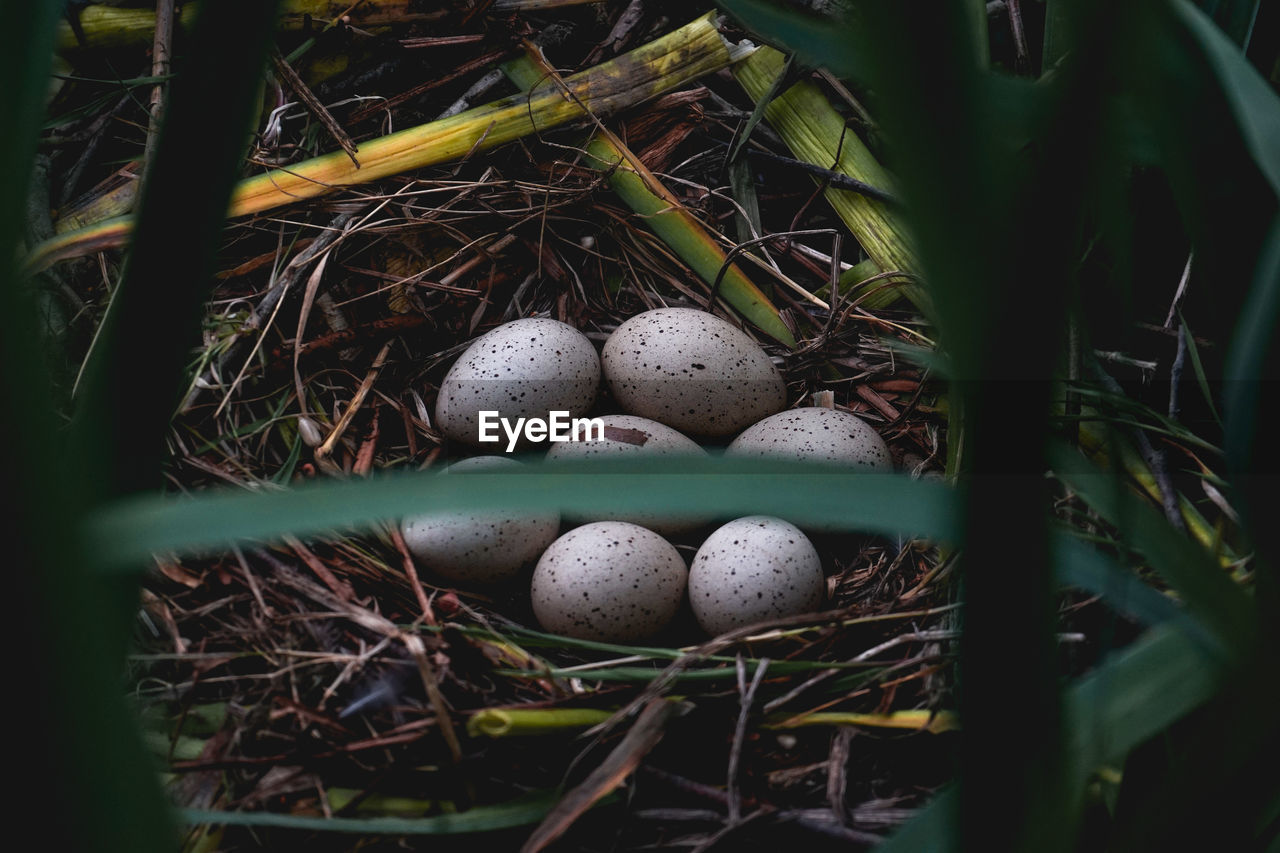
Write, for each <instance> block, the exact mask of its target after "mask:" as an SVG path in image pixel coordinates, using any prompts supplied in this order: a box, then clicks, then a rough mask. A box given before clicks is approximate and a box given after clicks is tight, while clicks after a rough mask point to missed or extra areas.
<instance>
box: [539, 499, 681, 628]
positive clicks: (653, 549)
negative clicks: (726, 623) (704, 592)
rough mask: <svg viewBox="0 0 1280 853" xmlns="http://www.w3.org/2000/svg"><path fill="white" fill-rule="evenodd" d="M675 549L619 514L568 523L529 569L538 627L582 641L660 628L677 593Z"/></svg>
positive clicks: (678, 563) (677, 604)
mask: <svg viewBox="0 0 1280 853" xmlns="http://www.w3.org/2000/svg"><path fill="white" fill-rule="evenodd" d="M687 578H688V572H687V570H686V569H685V565H684V559H683V558H682V557H681V556H680V552H679V551H677V550H676V549H675V546H674V545H672V544H671V543H670V542H668V541H667V540H665V539H663V538H662V537H661V536H659V535H658V534H656V533H654V532H653V531H651V530H646V529H645V528H643V527H640V526H638V525H635V524H628V523H627V522H625V521H597V522H594V523H592V524H585V525H583V526H582V527H577V528H574V529H573V530H570V531H569V532H568V533H566V534H564V535H563V536H561V537H560V538H559V539H557V540H556V541H555V542H552V543H551V547H549V548H547V550H546V552H545V553H543V555H542V558H541V559H540V560H538V565H537V567H536V568H535V569H534V570H533V587H532V596H533V613H534V615H535V616H536V617H537V618H538V623H539V624H541V625H542V627H543V628H545V629H546V630H548V631H550V632H552V633H555V634H563V635H565V636H569V637H577V638H579V639H583V640H601V641H604V642H614V643H628V642H635V641H637V640H643V639H645V638H646V637H651V636H653V635H654V634H656V633H657V632H658V631H661V630H662V629H663V628H665V627H666V626H667V624H668V623H669V622H670V621H671V620H672V618H674V617H675V615H676V611H677V610H678V609H679V607H680V602H681V600H682V599H683V598H684V590H685V582H686V580H687Z"/></svg>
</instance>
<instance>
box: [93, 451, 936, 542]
mask: <svg viewBox="0 0 1280 853" xmlns="http://www.w3.org/2000/svg"><path fill="white" fill-rule="evenodd" d="M605 504H608V505H609V506H611V507H613V508H614V509H616V510H618V511H635V510H641V509H648V510H655V509H661V510H663V512H665V513H689V514H691V515H698V516H707V515H708V514H710V515H721V516H723V517H725V518H726V519H728V518H734V517H737V516H741V515H748V514H753V513H759V514H766V515H777V516H781V517H784V518H788V519H793V520H795V521H797V522H800V523H812V524H815V525H824V526H829V527H831V528H832V529H843V530H862V531H867V532H875V533H884V534H887V535H893V536H897V535H902V536H907V537H909V538H929V539H934V540H939V541H948V540H954V539H955V537H956V536H957V534H958V530H957V527H956V518H955V513H954V496H953V494H952V492H951V490H950V489H948V488H947V487H946V486H943V485H941V484H939V483H934V482H928V481H923V480H912V479H910V478H909V477H907V476H905V475H898V474H871V473H851V472H850V471H849V470H848V469H832V468H830V467H826V466H812V465H803V464H801V463H795V462H779V461H774V460H756V459H752V460H746V459H714V458H709V459H698V458H675V457H673V458H664V459H652V460H648V461H645V462H644V463H643V464H636V463H634V462H612V461H610V462H608V463H605V462H596V463H589V462H587V463H584V462H576V461H575V462H557V463H541V462H533V461H531V462H530V463H529V464H527V465H525V466H523V468H522V469H521V470H518V471H510V472H508V471H503V472H501V473H495V474H491V473H476V474H468V475H467V476H466V477H457V476H449V475H448V474H436V473H434V472H431V473H401V474H391V475H384V476H379V477H372V478H369V479H360V480H348V481H345V482H326V483H315V484H310V483H309V484H305V485H302V486H298V487H296V488H293V489H289V490H283V491H272V492H266V491H263V492H234V493H233V492H220V493H218V492H207V493H205V494H202V495H199V496H196V497H192V498H165V497H158V496H155V495H146V496H138V497H135V498H126V499H122V500H121V501H118V502H116V503H115V504H112V505H110V506H108V507H105V508H104V509H103V510H101V511H100V512H98V513H95V515H94V516H93V517H92V518H91V519H90V520H89V522H88V524H87V525H86V529H85V535H86V538H87V540H88V542H89V543H90V545H91V547H90V548H89V553H91V554H93V555H94V559H95V562H97V564H98V565H105V566H111V567H117V566H121V565H130V564H136V563H137V562H138V561H141V560H146V559H148V556H149V555H150V554H152V553H154V552H160V551H168V550H184V551H190V550H192V549H197V548H208V547H222V546H226V545H229V544H231V543H233V542H238V541H243V540H245V539H253V538H262V537H274V536H280V535H282V534H285V533H295V534H298V535H306V534H313V533H321V532H325V531H332V530H333V529H334V528H340V527H348V526H350V527H368V526H370V525H373V524H375V523H377V522H380V521H385V520H388V519H393V518H398V517H400V516H403V515H408V514H416V513H424V512H431V511H446V510H447V511H461V512H468V511H473V510H480V509H494V510H500V511H520V510H532V509H546V508H552V507H559V508H560V509H561V511H564V512H570V511H577V512H587V511H590V510H592V509H595V508H598V507H600V506H603V505H605Z"/></svg>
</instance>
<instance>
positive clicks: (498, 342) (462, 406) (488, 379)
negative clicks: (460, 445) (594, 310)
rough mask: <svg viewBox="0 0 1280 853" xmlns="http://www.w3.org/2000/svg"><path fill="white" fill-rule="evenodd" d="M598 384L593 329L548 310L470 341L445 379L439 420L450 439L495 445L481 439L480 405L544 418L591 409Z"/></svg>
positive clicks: (576, 414)
mask: <svg viewBox="0 0 1280 853" xmlns="http://www.w3.org/2000/svg"><path fill="white" fill-rule="evenodd" d="M599 386H600V357H599V356H598V355H596V350H595V347H594V346H592V344H591V341H589V340H587V336H586V335H584V334H582V333H581V332H579V331H578V330H577V329H575V328H573V327H572V326H570V325H568V324H566V323H561V322H560V321H559V320H552V319H550V318H545V317H527V318H525V319H522V320H512V321H511V322H510V323H504V324H503V325H501V326H498V327H497V328H496V329H493V330H491V331H489V332H486V333H485V334H483V335H481V336H480V337H478V338H476V339H475V341H474V342H472V344H471V346H469V347H467V349H466V350H465V351H464V352H463V353H462V355H461V356H459V358H458V360H457V361H456V362H454V364H453V367H451V368H449V372H448V373H447V374H446V375H445V377H444V381H443V382H441V383H440V393H439V395H438V396H437V397H436V426H437V427H438V428H439V429H440V431H441V432H443V433H444V434H445V435H447V436H448V437H449V438H452V439H455V440H457V441H463V442H466V443H467V444H473V445H476V446H477V447H485V448H489V449H494V450H505V448H506V445H507V440H506V437H505V435H503V431H502V429H501V428H499V427H496V426H495V429H496V434H497V435H498V436H499V437H500V441H499V442H498V443H496V444H495V443H488V442H481V441H480V422H479V419H480V412H481V411H483V410H488V411H496V412H498V414H499V416H500V417H502V418H507V419H508V420H510V421H511V422H512V423H513V424H514V422H515V419H516V418H542V419H546V418H548V417H549V414H550V413H551V412H552V411H564V412H568V413H569V417H580V416H581V415H584V414H586V412H587V410H588V409H590V408H591V404H592V403H594V402H595V399H596V391H597V389H598V388H599Z"/></svg>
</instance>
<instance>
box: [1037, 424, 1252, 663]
mask: <svg viewBox="0 0 1280 853" xmlns="http://www.w3.org/2000/svg"><path fill="white" fill-rule="evenodd" d="M1050 459H1051V463H1052V465H1053V473H1054V475H1055V476H1056V477H1057V478H1058V479H1060V480H1062V482H1064V483H1066V484H1067V485H1068V486H1069V487H1070V488H1071V489H1072V490H1073V491H1074V492H1076V494H1078V495H1079V496H1080V497H1081V498H1082V499H1083V500H1084V501H1085V503H1087V504H1088V505H1089V506H1090V507H1092V508H1093V509H1094V510H1095V511H1096V512H1097V513H1098V515H1099V516H1100V517H1102V519H1103V520H1105V521H1106V522H1107V523H1108V524H1111V525H1113V526H1114V527H1115V528H1116V529H1117V532H1118V535H1119V536H1120V538H1121V540H1122V541H1123V542H1124V543H1125V544H1126V545H1127V546H1128V547H1129V548H1131V549H1133V551H1134V552H1136V553H1138V554H1140V555H1142V556H1143V557H1144V558H1145V559H1146V560H1147V561H1148V562H1149V563H1150V565H1151V568H1152V569H1154V570H1155V571H1156V572H1157V573H1158V574H1159V575H1160V576H1161V577H1162V578H1164V580H1165V581H1166V582H1167V583H1168V584H1169V585H1170V586H1171V587H1173V588H1174V589H1175V590H1177V591H1178V593H1179V594H1180V595H1181V596H1182V598H1183V600H1184V601H1185V602H1186V605H1187V608H1188V610H1189V611H1190V612H1191V613H1192V614H1193V615H1194V616H1195V617H1196V618H1197V620H1198V621H1200V622H1201V624H1203V625H1204V626H1205V628H1206V629H1207V630H1209V631H1211V632H1212V633H1213V634H1214V636H1216V637H1217V638H1218V639H1219V640H1220V641H1221V642H1222V643H1223V648H1224V649H1225V650H1226V651H1227V652H1228V653H1229V654H1232V655H1237V654H1240V653H1242V652H1243V651H1244V650H1245V649H1247V648H1248V647H1249V645H1250V643H1251V641H1252V640H1253V638H1254V637H1255V633H1256V622H1255V620H1254V618H1253V613H1252V611H1251V606H1250V602H1249V599H1248V597H1247V596H1246V595H1245V594H1244V593H1243V592H1242V591H1241V590H1240V589H1239V588H1238V587H1236V586H1235V585H1234V584H1233V583H1232V581H1231V580H1230V578H1229V577H1228V576H1227V575H1225V574H1223V573H1222V571H1221V570H1219V569H1218V567H1217V565H1216V564H1215V563H1214V561H1213V559H1212V558H1211V557H1210V556H1209V555H1208V554H1206V553H1205V552H1204V551H1202V550H1201V549H1200V548H1199V546H1198V545H1196V543H1194V542H1192V541H1191V540H1190V539H1188V538H1187V537H1186V536H1185V535H1183V534H1181V533H1179V532H1178V531H1176V530H1174V529H1173V528H1172V527H1171V526H1170V525H1169V523H1168V521H1166V520H1165V518H1164V517H1163V516H1162V515H1160V514H1159V513H1158V512H1157V511H1156V510H1155V509H1154V508H1153V507H1152V506H1151V505H1150V504H1148V503H1146V502H1145V501H1143V500H1141V499H1140V498H1138V497H1137V496H1136V495H1134V494H1133V493H1132V492H1130V491H1129V490H1128V489H1126V488H1124V487H1123V486H1122V485H1121V484H1120V482H1119V480H1118V479H1116V477H1114V476H1113V475H1111V474H1107V473H1104V472H1102V471H1100V470H1099V469H1097V468H1094V467H1093V466H1091V465H1089V463H1088V462H1086V461H1085V460H1084V459H1083V458H1082V457H1081V456H1080V455H1079V454H1078V453H1076V452H1075V451H1074V450H1072V449H1070V448H1067V447H1063V446H1061V445H1057V446H1055V447H1054V448H1053V450H1052V451H1051V453H1050Z"/></svg>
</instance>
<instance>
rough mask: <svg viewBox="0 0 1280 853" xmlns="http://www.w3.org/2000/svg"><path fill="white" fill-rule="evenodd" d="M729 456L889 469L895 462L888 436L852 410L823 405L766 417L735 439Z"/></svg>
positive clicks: (727, 452)
mask: <svg viewBox="0 0 1280 853" xmlns="http://www.w3.org/2000/svg"><path fill="white" fill-rule="evenodd" d="M725 455H726V456H788V457H791V458H793V459H803V460H807V461H813V462H830V463H835V464H838V465H850V466H854V467H860V468H869V469H871V470H875V471H889V470H891V469H892V468H893V461H892V459H891V458H890V456H889V448H888V447H886V446H885V443H884V439H882V438H880V434H879V433H877V432H876V431H875V428H874V427H872V426H871V425H870V424H869V423H867V422H866V421H864V420H863V419H862V418H860V417H858V416H857V415H855V414H852V413H850V412H838V411H836V410H835V409H826V408H822V407H820V406H810V407H808V408H803V409H791V410H790V411H787V412H779V413H778V414H776V415H773V416H772V417H768V418H765V419H764V420H762V421H760V422H759V423H758V424H755V425H754V426H752V427H750V428H749V429H747V430H745V431H744V432H743V433H742V435H740V436H738V437H737V438H735V439H734V440H733V443H732V444H730V445H729V447H728V449H727V450H726V451H725Z"/></svg>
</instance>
